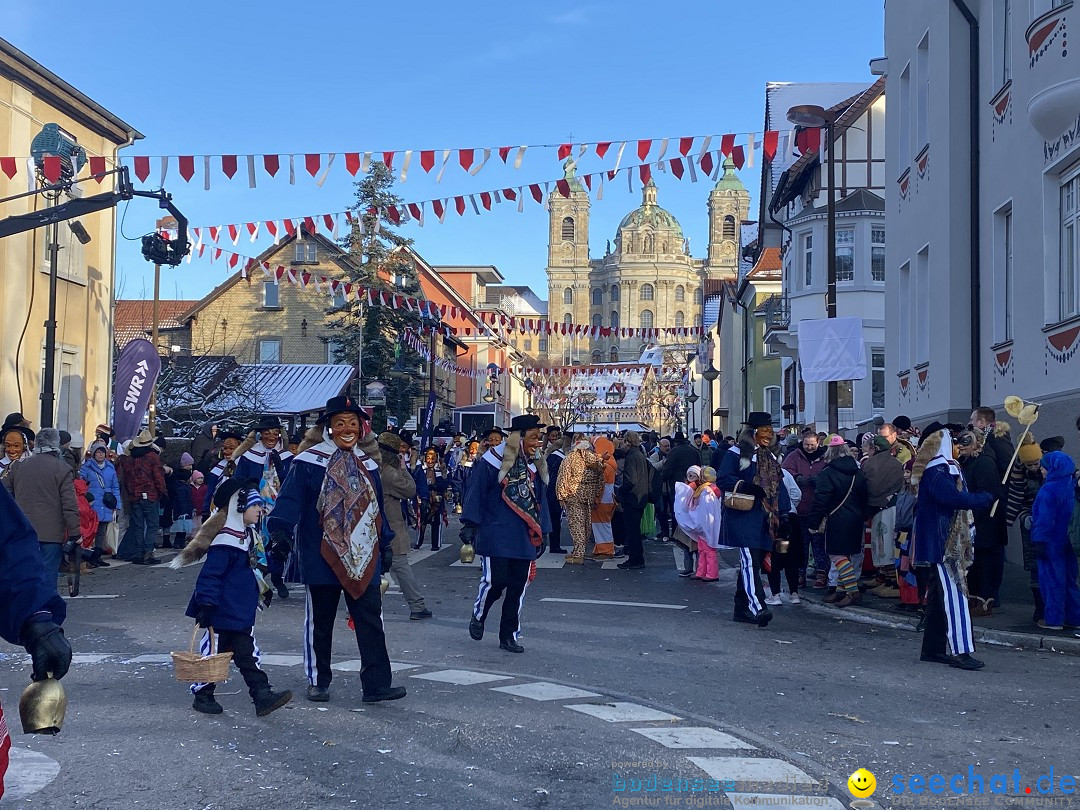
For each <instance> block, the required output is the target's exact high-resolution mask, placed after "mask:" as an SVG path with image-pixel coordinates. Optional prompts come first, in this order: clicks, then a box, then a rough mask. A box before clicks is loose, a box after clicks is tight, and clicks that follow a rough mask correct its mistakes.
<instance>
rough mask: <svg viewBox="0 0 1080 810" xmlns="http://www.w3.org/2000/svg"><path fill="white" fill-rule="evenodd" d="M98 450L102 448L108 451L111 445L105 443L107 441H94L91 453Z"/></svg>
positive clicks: (105, 451) (103, 450)
mask: <svg viewBox="0 0 1080 810" xmlns="http://www.w3.org/2000/svg"><path fill="white" fill-rule="evenodd" d="M98 450H101V451H102V452H104V453H108V452H109V445H107V444H105V442H94V443H93V444H92V445H90V455H94V453H96V452H97V451H98Z"/></svg>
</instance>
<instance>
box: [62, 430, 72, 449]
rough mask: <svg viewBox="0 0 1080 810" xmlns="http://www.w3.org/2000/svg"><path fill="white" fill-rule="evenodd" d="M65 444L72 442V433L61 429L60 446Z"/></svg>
mask: <svg viewBox="0 0 1080 810" xmlns="http://www.w3.org/2000/svg"><path fill="white" fill-rule="evenodd" d="M65 444H71V434H70V433H68V432H67V431H66V430H61V431H60V446H61V447H63V446H64V445H65Z"/></svg>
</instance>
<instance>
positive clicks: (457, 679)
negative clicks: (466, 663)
mask: <svg viewBox="0 0 1080 810" xmlns="http://www.w3.org/2000/svg"><path fill="white" fill-rule="evenodd" d="M412 677H413V678H422V679H423V680H425V681H439V682H440V683H453V684H457V685H458V686H472V685H473V684H476V683H490V682H491V681H508V680H510V678H509V676H506V675H491V674H489V673H487V672H473V671H472V670H468V669H442V670H439V671H438V672H426V673H424V674H422V675H413V676H412Z"/></svg>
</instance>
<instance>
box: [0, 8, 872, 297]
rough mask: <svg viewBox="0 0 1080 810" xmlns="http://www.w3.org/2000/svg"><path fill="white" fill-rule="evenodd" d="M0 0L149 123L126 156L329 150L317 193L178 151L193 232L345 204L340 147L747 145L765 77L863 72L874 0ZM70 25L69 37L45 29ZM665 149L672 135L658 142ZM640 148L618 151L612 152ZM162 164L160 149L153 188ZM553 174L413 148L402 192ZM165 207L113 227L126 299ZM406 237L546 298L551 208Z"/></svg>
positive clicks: (696, 231) (546, 161) (14, 35)
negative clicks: (206, 178) (188, 174)
mask: <svg viewBox="0 0 1080 810" xmlns="http://www.w3.org/2000/svg"><path fill="white" fill-rule="evenodd" d="M4 5H5V20H4V31H3V34H2V35H3V36H4V37H5V38H6V39H8V40H9V41H10V42H12V43H13V44H14V45H15V46H16V47H18V48H21V49H22V50H24V51H26V52H27V53H28V54H29V55H30V56H31V57H33V58H34V59H36V60H38V61H39V62H41V63H42V64H44V65H45V66H46V67H47V68H49V69H50V70H52V71H53V72H55V73H57V74H58V75H59V76H61V77H62V78H64V79H65V80H67V81H68V82H70V83H71V84H73V85H75V86H76V87H77V88H79V89H80V90H82V91H83V92H85V93H86V94H87V95H89V96H91V97H92V98H94V99H95V100H97V101H98V102H99V103H101V104H103V105H104V106H105V107H107V108H108V109H110V110H111V111H112V112H114V113H115V114H116V115H118V116H120V117H121V118H123V119H124V120H126V121H127V122H128V123H130V124H131V125H133V126H134V127H135V128H136V129H138V130H139V131H141V132H142V133H143V134H144V135H145V136H146V138H145V139H144V140H143V141H141V142H139V143H137V144H136V145H135V146H134V147H132V148H131V149H129V150H128V154H133V155H134V154H145V155H163V154H165V155H176V154H222V153H225V154H232V153H235V154H240V155H244V154H248V153H258V154H262V153H274V152H277V153H280V154H282V155H285V154H288V153H296V154H298V155H299V154H303V153H308V152H324V153H326V152H337V153H339V155H338V158H337V162H336V163H335V164H334V167H333V169H332V170H331V172H330V174H329V177H328V178H327V180H326V182H325V183H324V185H323V186H322V187H321V188H320V187H317V186H316V184H315V183H314V182H313V181H312V180H311V178H310V177H308V176H307V175H306V173H304V172H303V171H302V162H298V165H297V169H298V171H297V182H296V184H295V185H289V184H288V182H287V181H285V180H284V179H283V174H284V173H279V175H278V179H277V180H275V181H270V179H269V178H268V177H266V176H265V175H262V174H260V177H259V185H258V187H257V188H256V189H248V188H247V182H246V175H245V172H244V168H243V163H242V162H241V170H240V172H238V174H237V175H236V178H235V179H234V180H232V181H228V180H226V179H225V177H224V176H223V175H221V174H220V173H219V172H218V173H216V175H215V176H214V178H213V182H212V185H211V190H210V191H209V192H207V191H204V190H203V187H202V182H201V166H200V167H198V168H197V173H196V177H195V180H194V181H193V182H191V183H184V182H183V181H181V180H180V179H179V177H178V176H177V175H176V174H175V171H176V169H175V166H174V167H173V168H172V170H171V171H172V174H173V176H172V178H171V181H169V180H167V181H166V187H167V188H168V190H170V191H171V192H172V193H173V195H174V198H175V202H176V204H177V205H178V206H179V207H180V208H181V210H182V211H184V213H185V214H187V216H188V217H189V219H190V221H191V223H192V224H193V225H215V224H226V223H230V222H245V221H249V220H262V219H271V218H281V217H286V216H303V215H309V214H319V213H323V212H331V211H340V210H343V209H344V208H345V207H346V206H347V205H348V204H349V202H350V200H351V197H352V191H351V178H350V177H349V175H348V173H347V172H346V171H345V169H344V164H343V157H342V155H341V154H340V153H343V152H348V151H361V152H363V151H376V152H381V151H384V150H387V151H388V150H397V151H399V152H400V151H402V150H405V149H415V150H419V149H442V148H458V147H497V146H502V145H509V144H514V145H518V144H557V143H561V142H564V141H568V140H571V136H572V140H574V141H575V142H580V141H590V142H592V141H605V140H611V141H622V140H633V141H636V139H638V138H660V137H665V136H669V137H672V138H676V137H679V136H685V135H706V134H711V135H721V134H723V133H726V132H734V133H740V137H739V141H740V142H742V141H743V140H744V138H745V133H746V132H751V131H756V130H760V129H761V123H762V118H763V111H764V87H765V83H766V82H767V81H863V80H865V81H866V82H867V84H869V83H870V82H871V81H872V80H873V77H872V76H870V74H869V71H868V67H867V63H868V61H869V60H870V59H872V58H874V57H877V56H881V55H882V52H883V45H882V25H883V14H884V8H883V6H884V4H883V2H880V0H819V1H818V2H816V3H806V2H797V1H796V0H772V2H768V3H764V4H762V3H751V2H731V1H730V0H723V1H721V0H711V1H710V0H686V2H683V3H680V4H672V5H667V6H665V5H662V4H653V3H643V2H640V0H632V2H629V3H626V2H622V3H614V2H585V3H578V2H553V1H551V0H549V1H548V2H528V3H519V4H508V3H501V2H499V3H496V2H472V3H469V2H465V3H446V2H439V1H438V0H414V2H411V3H406V4H399V5H394V4H380V5H377V6H371V5H369V4H366V3H326V4H319V3H307V4H304V3H293V2H290V3H286V2H279V1H278V0H266V2H262V3H259V4H254V3H246V2H244V3H221V2H213V3H211V2H206V0H189V2H187V3H185V4H182V5H180V6H173V7H172V8H175V9H176V11H174V12H170V11H169V10H168V9H169V8H170V7H169V6H168V5H164V6H163V5H155V6H154V8H153V10H150V9H149V8H145V7H146V6H147V4H143V3H121V2H116V1H115V0H113V1H112V2H108V0H107V2H106V3H104V4H101V5H99V6H97V7H95V9H94V10H93V11H90V10H89V8H88V7H87V6H86V5H85V4H84V3H76V2H71V0H52V2H49V3H40V2H37V0H33V1H32V2H30V1H28V0H18V2H14V1H13V0H8V2H6V3H5V4H4ZM144 8H145V10H143V9H144ZM133 9H137V10H133ZM43 32H48V37H46V36H45V34H43ZM66 36H70V37H72V38H73V39H74V40H76V43H77V44H73V45H72V46H70V47H56V46H55V45H53V44H52V43H51V42H48V39H49V38H52V37H60V38H63V37H66ZM718 146H719V141H718V140H716V141H714V144H713V147H714V148H717V147H718ZM674 152H675V143H674V142H673V143H672V144H671V146H670V147H669V155H668V156H669V157H670V156H673V155H674ZM653 154H654V155H655V151H654V153H653ZM759 157H760V150H759ZM283 160H284V159H283ZM453 160H454V158H452V161H453ZM397 161H400V156H399V157H398V158H397ZM613 162H614V149H613V150H612V152H611V153H609V155H608V158H607V160H606V161H603V162H601V161H598V160H597V159H596V158H595V156H592V157H591V158H587V159H585V160H583V161H582V168H581V171H582V172H586V171H598V170H600V169H601V168H611V166H612V165H613ZM637 162H638V161H637V158H636V155H634V154H633V148H632V145H628V146H627V151H626V155H625V156H624V159H623V164H624V165H627V164H636V163H637ZM755 165H756V166H757V165H760V162H759V161H758V162H756V164H755ZM156 172H157V167H156V164H155V166H154V169H153V172H152V174H151V178H150V182H151V183H152V182H154V181H155V177H156ZM560 174H561V169H560V166H559V163H558V161H557V158H556V153H555V150H554V149H532V150H529V152H527V153H526V156H525V160H524V162H523V165H522V167H521V169H519V170H517V171H515V170H513V169H511V168H508V167H504V166H502V165H501V163H498V162H497V159H495V158H493V162H490V163H489V164H488V165H487V166H486V167H485V168H484V169H483V170H482V171H480V172H479V173H478V174H477V175H476V176H469V175H468V174H466V173H465V172H464V171H462V170H461V168H460V167H458V166H457V165H456V163H455V164H453V165H451V166H450V167H448V168H447V171H446V175H445V176H444V178H443V181H442V183H440V184H436V183H435V181H434V177H435V172H432V173H431V174H430V175H425V174H424V173H423V172H422V171H421V170H420V167H419V155H418V154H414V156H413V164H412V167H411V169H410V172H409V177H408V179H407V181H406V182H405V183H403V184H399V185H398V188H397V191H398V193H399V194H400V195H401V196H402V197H403V198H404V199H405V200H427V199H431V198H435V197H446V196H451V195H457V194H466V193H472V192H480V191H485V190H488V189H493V188H502V187H504V186H509V185H513V186H517V185H521V184H523V183H524V184H528V183H533V182H539V181H545V180H553V179H555V178H557V177H559V176H560ZM742 178H743V181H744V182H745V183H746V185H747V187H748V188H749V189H750V190H751V192H756V188H757V185H758V169H757V168H756V167H755V168H754V169H744V170H743V172H742ZM657 182H658V185H659V186H660V189H659V198H660V199H659V201H660V204H661V205H663V206H664V207H666V208H668V209H669V210H670V211H671V212H672V213H673V214H674V215H675V216H676V217H677V218H678V219H679V220H680V222H681V223H682V226H683V228H684V231H685V232H686V234H687V236H689V238H690V243H691V250H692V252H693V254H694V255H695V256H701V255H703V254H704V250H705V243H706V226H707V222H706V212H705V203H706V199H707V196H708V191H709V185H708V184H707V183H705V182H698V183H697V184H692V183H690V182H689V180H688V178H685V177H684V179H683V180H682V181H676V180H675V179H674V178H672V177H670V176H669V175H659V176H657ZM639 187H640V186H639V184H638V183H637V182H636V180H635V183H634V189H635V190H634V191H633V192H632V193H630V192H628V190H627V184H626V180H625V179H624V178H622V177H621V176H620V178H619V180H618V181H617V182H615V183H613V184H610V185H608V186H607V187H606V188H605V193H604V199H603V200H599V201H598V200H595V199H594V200H593V205H592V225H591V232H590V243H591V246H592V253H593V255H594V256H596V255H600V254H602V253H603V250H604V243H605V240H606V239H609V238H613V237H614V231H615V227H616V225H617V224H618V222H619V220H620V219H621V218H622V216H623V215H624V214H626V213H627V212H628V211H629V210H631V209H632V208H634V207H636V206H637V205H638V204H639V200H640V192H639V190H638V189H639ZM754 210H756V209H752V211H754ZM158 215H159V212H158V210H157V208H156V207H155V206H154V204H153V203H152V202H150V201H135V202H132V203H131V204H130V206H129V208H128V210H127V211H126V214H125V215H124V221H123V227H122V232H123V235H124V236H125V237H127V238H129V239H131V240H133V241H125V242H123V243H122V245H121V247H120V251H119V256H118V262H117V274H118V280H119V282H120V283H121V284H122V290H121V294H122V296H123V297H142V294H143V293H144V292H145V294H146V297H149V295H150V291H151V290H152V281H151V278H152V274H153V271H152V267H150V266H149V265H148V264H147V263H146V262H144V261H143V259H142V257H141V255H140V253H139V248H138V241H137V240H138V237H139V236H140V235H141V234H143V233H145V232H147V231H149V230H151V229H152V228H153V223H154V220H155V219H156V218H157V216H158ZM405 231H406V232H407V234H408V235H409V236H412V237H413V238H414V239H415V240H416V248H417V250H418V251H419V252H420V253H421V254H422V255H423V256H424V257H425V258H426V259H427V260H428V261H429V262H431V263H432V264H494V265H496V266H498V267H499V269H500V270H501V271H502V272H503V275H505V276H506V278H507V280H508V282H510V283H517V284H529V285H531V286H532V287H533V288H534V289H535V290H536V291H537V292H538V293H540V295H541V297H546V289H547V284H546V279H545V276H544V266H545V263H546V252H547V212H546V211H545V210H544V209H543V207H542V206H540V205H536V204H534V203H532V202H531V200H530V201H529V202H527V203H526V204H525V211H524V212H523V213H520V214H519V213H517V209H516V206H514V205H508V204H503V205H501V206H496V207H495V210H494V211H493V212H491V213H488V212H482V215H481V216H479V217H478V216H476V215H475V214H473V213H472V212H471V210H469V211H467V213H466V215H465V216H464V217H458V216H457V215H456V213H451V214H448V215H447V217H446V222H445V223H444V224H442V225H439V224H437V223H436V222H435V220H434V218H431V219H430V220H429V222H428V224H426V225H425V226H424V227H423V228H420V227H418V226H416V225H408V226H405ZM226 247H228V245H226ZM262 247H265V243H259V244H257V245H251V244H250V243H248V242H247V241H246V239H241V241H240V246H239V247H237V248H236V251H237V252H240V253H246V254H250V255H254V254H255V253H256V252H257V251H258V250H259V249H261V248H262ZM227 275H228V272H227V269H226V267H225V266H224V265H223V264H221V263H216V264H210V263H209V261H207V260H205V259H203V260H195V261H194V262H193V263H192V264H190V265H187V264H185V265H181V267H180V268H178V269H176V270H167V271H166V272H165V273H164V274H163V282H162V297H163V298H174V297H181V298H197V297H199V296H201V295H203V294H204V293H206V292H207V291H208V290H210V289H211V288H212V287H213V286H215V285H216V284H218V283H220V282H221V281H222V280H223V279H224V278H226V277H227Z"/></svg>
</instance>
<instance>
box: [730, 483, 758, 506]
mask: <svg viewBox="0 0 1080 810" xmlns="http://www.w3.org/2000/svg"><path fill="white" fill-rule="evenodd" d="M741 486H742V481H739V482H738V483H737V484H735V488H734V489H733V490H731V492H729V493H728V494H727V495H725V496H724V506H726V507H727V508H728V509H734V510H735V511H736V512H749V511H750V510H751V509H753V508H754V496H753V495H744V494H743V493H741V492H739V487H741Z"/></svg>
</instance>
